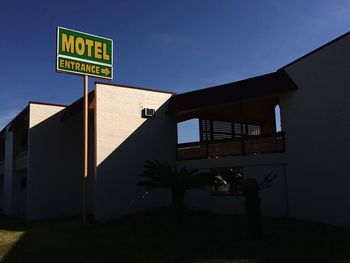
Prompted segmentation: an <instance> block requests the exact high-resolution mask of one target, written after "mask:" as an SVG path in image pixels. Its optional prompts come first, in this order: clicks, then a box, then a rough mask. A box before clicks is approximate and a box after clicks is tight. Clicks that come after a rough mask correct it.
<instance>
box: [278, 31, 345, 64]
mask: <svg viewBox="0 0 350 263" xmlns="http://www.w3.org/2000/svg"><path fill="white" fill-rule="evenodd" d="M349 35H350V31H349V32H347V33H345V34H343V35H341V36H339V37H337V38H335V39H333V40H332V41H330V42H327V43H326V44H324V45H322V46H320V47H319V48H316V49H314V50H312V51H311V52H309V53H306V54H305V55H304V56H301V57H300V58H298V59H296V60H294V61H292V62H290V63H288V64H287V65H285V66H283V67H282V68H281V69H284V68H286V67H289V66H291V65H293V64H295V63H297V62H299V61H301V60H303V59H304V58H306V57H308V56H310V55H312V54H314V53H316V52H318V51H320V50H322V49H324V48H326V47H328V46H330V45H332V44H333V43H335V42H337V41H339V40H341V39H343V38H345V37H347V36H349Z"/></svg>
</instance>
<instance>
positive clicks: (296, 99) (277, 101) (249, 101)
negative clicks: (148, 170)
mask: <svg viewBox="0 0 350 263" xmlns="http://www.w3.org/2000/svg"><path fill="white" fill-rule="evenodd" d="M349 57H350V33H347V34H345V35H343V36H341V37H339V38H337V39H335V40H333V41H332V42H330V43H328V44H326V45H324V46H322V47H320V48H318V49H316V50H314V51H312V52H311V53H309V54H307V55H305V56H303V57H301V58H299V59H297V60H296V61H294V62H292V63H290V64H288V65H286V66H284V67H282V68H280V69H278V70H277V71H276V72H272V73H269V74H266V75H262V76H257V77H254V78H250V79H246V80H241V81H238V82H233V83H229V84H224V85H220V86H216V87H211V88H206V89H201V90H196V91H192V92H187V93H183V94H179V95H176V94H174V93H169V92H164V91H155V90H149V89H142V88H134V87H127V86H123V85H114V84H105V83H100V82H96V83H95V87H94V91H93V92H90V93H89V109H90V111H89V120H90V122H89V123H90V124H89V125H90V126H89V145H90V148H89V175H88V204H89V207H88V210H89V213H91V214H93V215H94V216H95V218H96V219H98V220H107V219H111V218H114V217H118V216H122V215H125V214H128V213H132V212H136V211H140V210H143V209H147V208H152V207H157V206H163V205H165V204H167V203H168V202H169V193H168V192H167V191H166V190H164V191H163V190H158V191H152V192H151V193H149V194H148V193H147V192H145V190H144V189H143V188H142V187H139V186H137V185H136V184H137V182H138V181H139V180H140V179H139V178H138V176H137V175H138V174H139V173H140V172H141V171H142V169H143V165H144V163H145V161H146V160H152V159H158V160H161V161H164V162H169V163H170V164H173V165H178V166H186V167H189V168H200V169H213V168H214V169H217V170H218V171H221V172H222V173H223V174H224V173H230V172H234V171H239V173H236V174H240V175H243V177H244V178H247V177H255V178H257V180H258V181H261V180H263V178H264V177H265V176H266V174H268V173H270V172H271V171H274V172H275V173H276V174H277V178H276V179H275V180H274V181H273V182H272V187H271V188H269V189H267V190H265V191H263V192H262V201H263V202H262V212H263V214H264V215H269V216H283V217H293V218H299V219H306V220H313V221H319V222H324V223H331V224H338V225H346V226H350V213H349V211H348V207H350V198H349V197H348V196H347V192H348V185H349V184H350V179H349V178H350V177H349V169H348V166H347V161H348V159H349V156H350V142H349V141H350V128H349V127H350V89H349V87H350V74H349V71H350V59H349ZM277 106H278V107H279V108H280V115H281V127H282V130H281V131H277V130H276V120H275V116H276V115H275V108H276V107H277ZM82 109H83V100H82V99H80V100H78V101H76V102H74V103H73V104H71V105H68V106H65V105H54V104H44V103H36V102H30V103H29V104H28V106H27V107H26V108H25V109H24V110H23V111H22V112H21V113H20V114H19V115H18V116H17V117H16V118H14V119H13V120H12V121H11V122H10V124H9V125H7V126H6V127H5V129H4V130H2V131H1V136H0V138H1V140H0V149H1V150H0V161H2V162H1V166H0V174H1V175H0V178H2V179H1V180H0V189H1V190H0V191H2V193H1V196H2V204H3V205H2V209H3V212H4V213H5V214H7V215H20V216H24V217H25V218H27V219H29V220H31V219H38V218H47V217H56V216H71V215H77V214H79V213H80V211H81V195H82V174H83V171H82V168H83V159H82V158H83V144H82V143H83V140H82V124H83V123H82V120H83V118H82ZM152 110H155V115H153V111H152ZM190 119H198V120H199V121H198V123H199V127H198V130H199V133H200V140H199V141H198V142H191V143H185V144H178V143H177V123H179V122H182V121H185V120H190ZM228 189H229V188H228V187H224V186H223V187H216V188H215V189H214V188H210V189H208V191H200V190H193V191H190V192H189V193H188V195H187V200H186V201H187V203H188V205H189V206H191V207H193V208H197V209H208V210H212V211H216V212H229V213H238V214H239V213H242V210H243V199H242V197H241V196H237V195H234V194H232V192H231V191H229V190H228Z"/></svg>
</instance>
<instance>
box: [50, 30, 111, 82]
mask: <svg viewBox="0 0 350 263" xmlns="http://www.w3.org/2000/svg"><path fill="white" fill-rule="evenodd" d="M60 29H63V30H68V31H72V32H74V33H77V34H83V35H86V36H89V37H92V38H99V39H103V40H106V41H110V43H111V53H110V56H111V63H110V64H107V63H103V62H99V61H94V60H88V59H84V58H79V57H74V56H68V55H64V54H60V53H59V51H60V47H59V45H60V36H59V34H60ZM56 30H57V32H56V72H58V73H68V74H72V75H78V76H91V77H94V78H102V79H108V80H113V63H114V62H113V60H114V56H113V54H114V43H113V39H110V38H106V37H101V36H97V35H94V34H89V33H85V32H82V31H78V30H74V29H69V28H66V27H62V26H57V29H56ZM60 58H61V59H67V60H72V61H74V62H75V61H77V62H81V63H86V64H91V65H94V66H99V67H105V68H106V69H108V70H109V71H110V74H111V75H110V77H108V76H103V75H102V74H103V73H102V72H101V74H94V73H87V72H82V71H77V70H73V69H72V70H67V69H62V68H60V67H59V60H60ZM102 70H103V69H101V71H102ZM107 75H109V73H108V74H107Z"/></svg>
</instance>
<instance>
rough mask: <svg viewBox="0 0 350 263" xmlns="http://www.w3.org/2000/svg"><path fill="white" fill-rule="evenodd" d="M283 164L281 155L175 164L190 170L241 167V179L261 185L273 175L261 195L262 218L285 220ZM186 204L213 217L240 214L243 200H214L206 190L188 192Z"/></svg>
mask: <svg viewBox="0 0 350 263" xmlns="http://www.w3.org/2000/svg"><path fill="white" fill-rule="evenodd" d="M285 165H286V160H285V154H284V153H275V154H263V155H256V156H253V155H246V156H237V157H228V158H222V159H200V160H189V161H179V162H177V166H179V167H182V166H185V167H187V168H191V169H194V168H195V169H204V170H207V169H210V168H214V167H228V168H230V167H242V168H243V169H242V170H243V176H244V178H245V179H246V178H256V179H257V181H258V182H261V181H262V180H263V179H264V177H265V176H266V175H267V174H268V173H270V172H271V171H275V172H276V173H277V178H276V179H275V180H274V181H273V182H272V184H271V188H269V189H266V190H263V191H261V210H262V214H263V215H265V216H282V217H285V216H288V200H287V192H286V183H287V182H286V170H285ZM186 204H187V205H188V206H189V207H190V208H192V209H199V210H209V211H212V212H215V213H231V214H238V215H242V214H244V197H243V196H215V195H211V193H210V190H209V189H206V190H189V191H188V192H187V194H186Z"/></svg>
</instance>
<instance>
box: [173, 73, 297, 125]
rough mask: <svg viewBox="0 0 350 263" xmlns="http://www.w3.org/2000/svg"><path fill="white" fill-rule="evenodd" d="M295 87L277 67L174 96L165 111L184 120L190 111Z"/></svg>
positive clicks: (264, 95)
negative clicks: (245, 77) (237, 79)
mask: <svg viewBox="0 0 350 263" xmlns="http://www.w3.org/2000/svg"><path fill="white" fill-rule="evenodd" d="M295 89H297V86H296V85H295V83H294V82H293V81H292V80H291V79H290V77H289V76H288V74H287V73H286V72H285V71H284V70H278V71H276V72H273V73H270V74H266V75H261V76H257V77H254V78H249V79H245V80H241V81H237V82H233V83H228V84H223V85H219V86H215V87H210V88H206V89H200V90H196V91H191V92H187V93H182V94H179V95H176V96H173V97H172V98H171V101H170V105H169V109H168V111H169V112H170V113H172V114H175V115H176V116H177V117H178V120H179V121H183V120H186V119H189V118H190V116H192V114H189V113H191V112H194V111H197V112H198V111H203V110H204V109H208V108H212V107H221V106H223V105H229V104H234V103H237V102H240V101H245V100H249V99H254V98H259V97H266V96H269V95H273V94H278V93H282V92H287V91H291V90H295ZM188 114H189V115H188ZM180 115H182V116H183V117H181V116H180ZM186 115H187V117H186ZM179 116H180V117H179Z"/></svg>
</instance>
